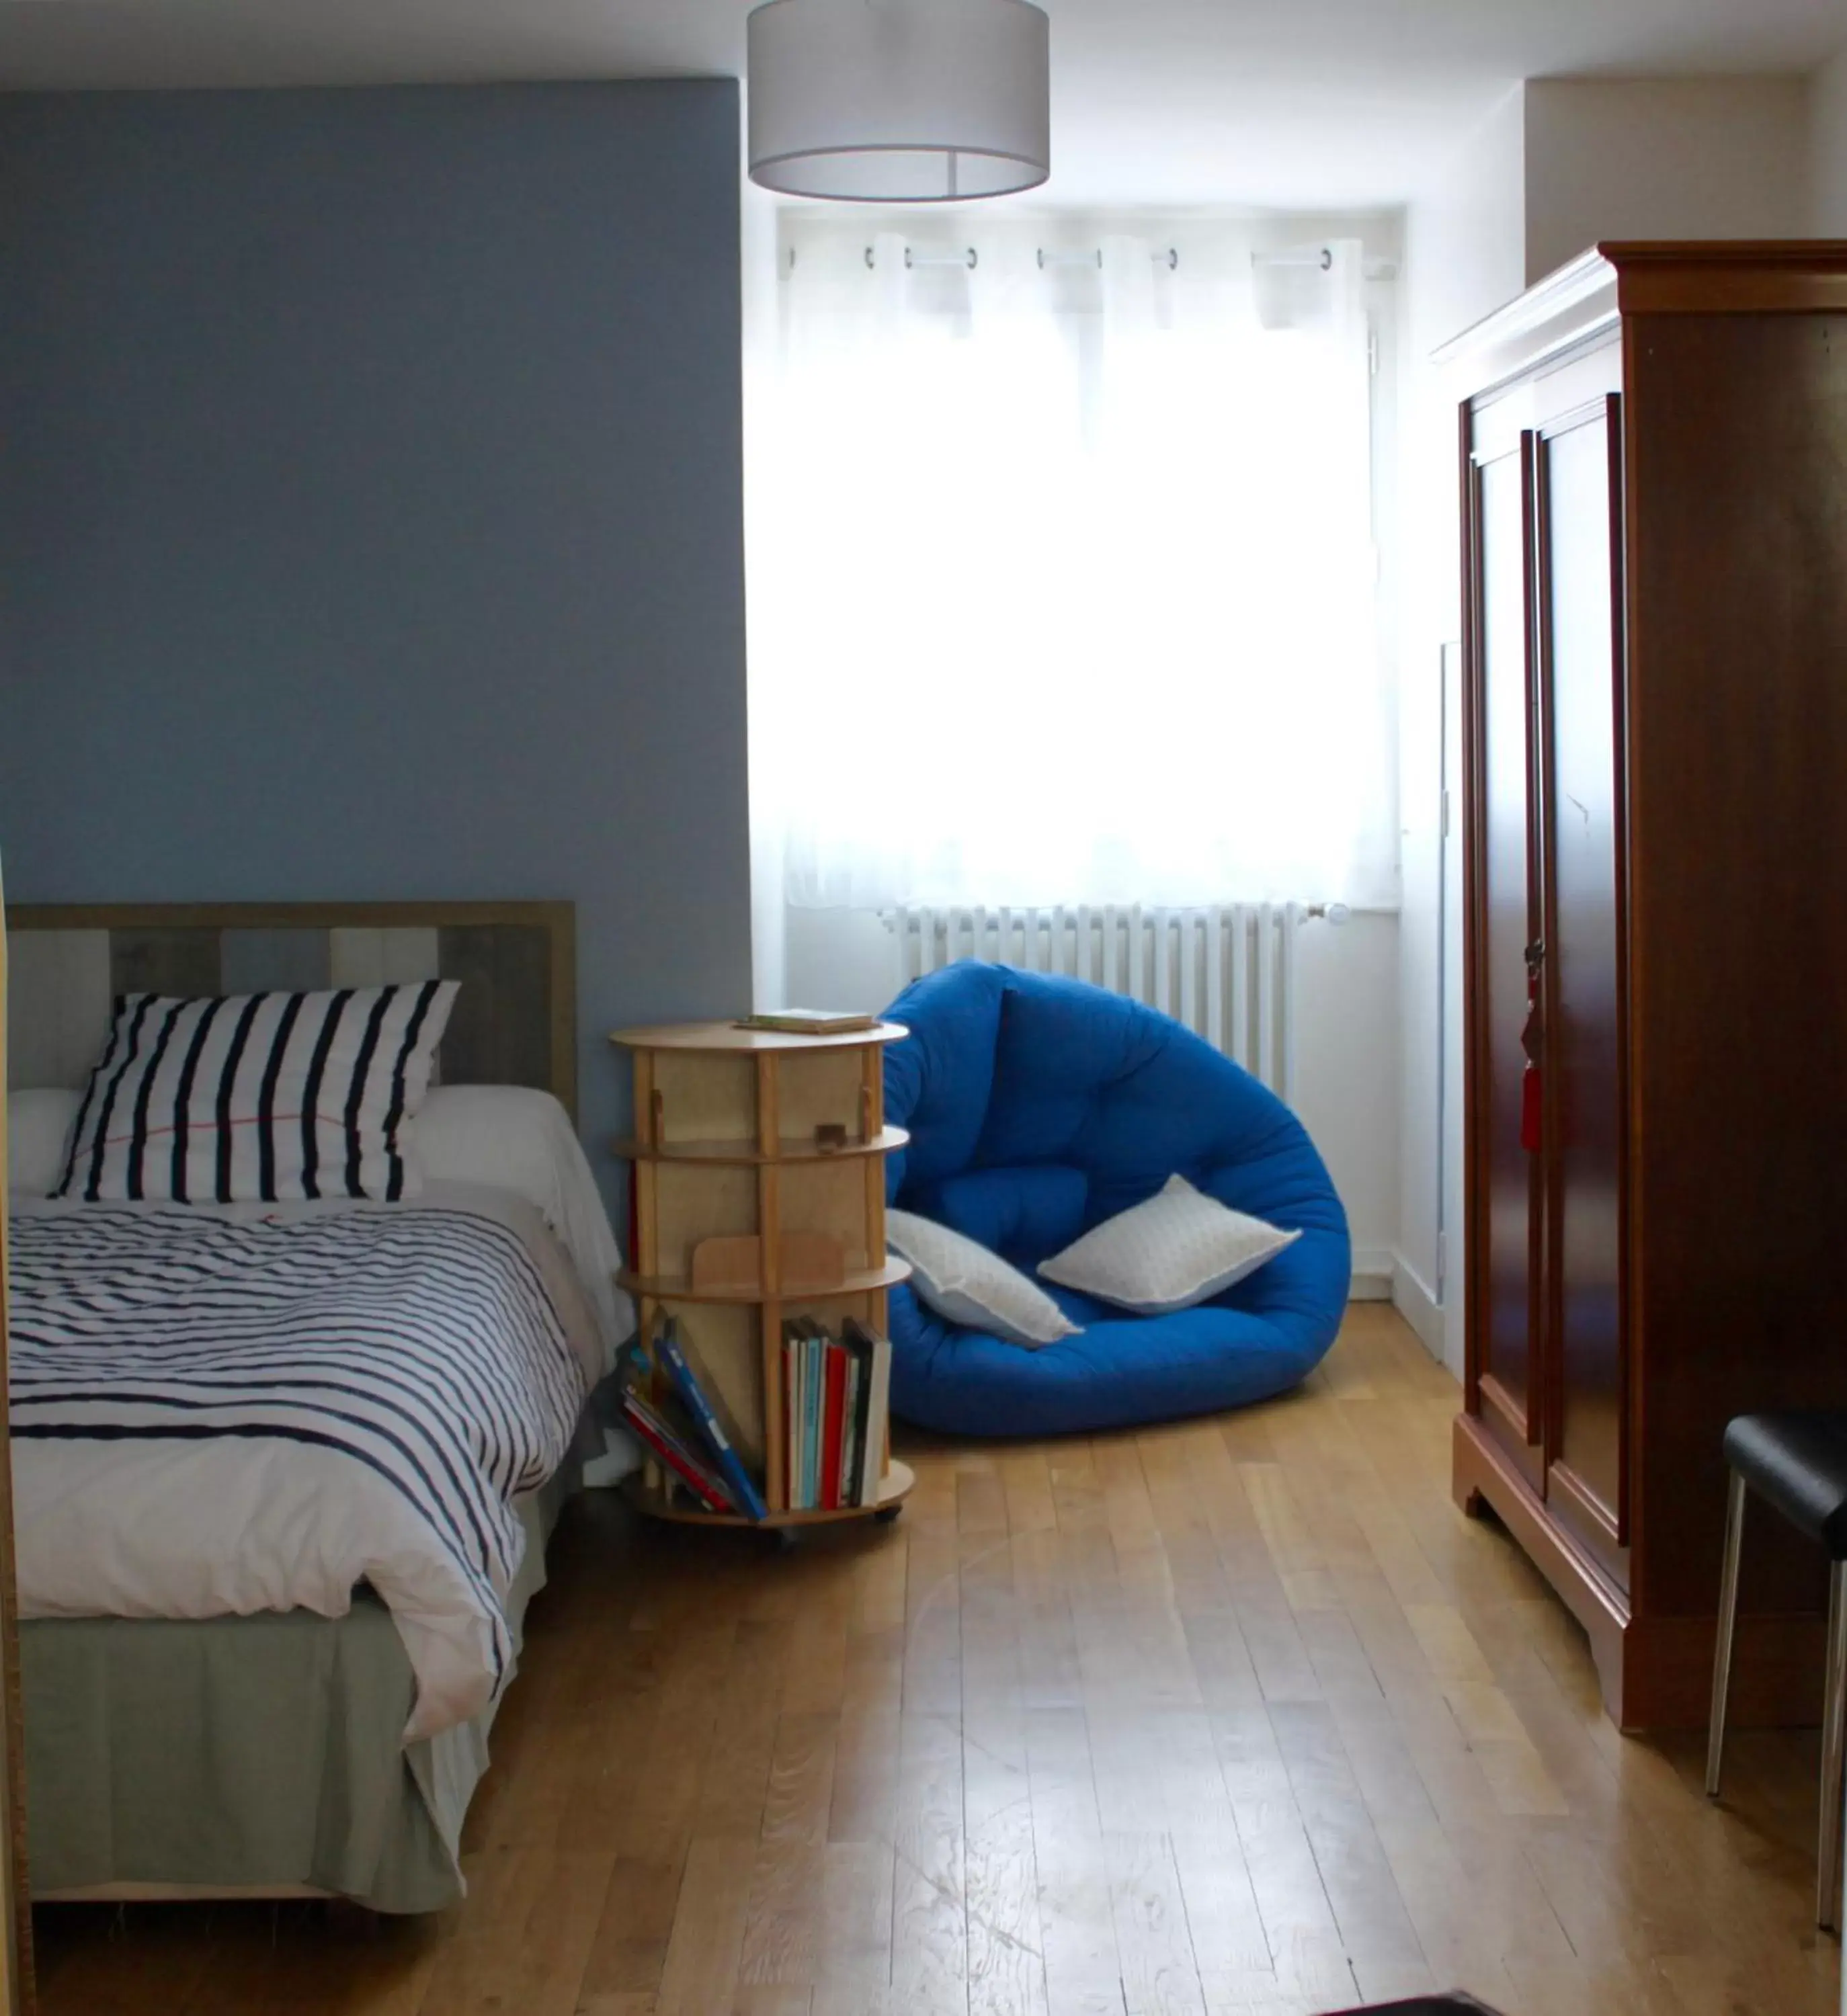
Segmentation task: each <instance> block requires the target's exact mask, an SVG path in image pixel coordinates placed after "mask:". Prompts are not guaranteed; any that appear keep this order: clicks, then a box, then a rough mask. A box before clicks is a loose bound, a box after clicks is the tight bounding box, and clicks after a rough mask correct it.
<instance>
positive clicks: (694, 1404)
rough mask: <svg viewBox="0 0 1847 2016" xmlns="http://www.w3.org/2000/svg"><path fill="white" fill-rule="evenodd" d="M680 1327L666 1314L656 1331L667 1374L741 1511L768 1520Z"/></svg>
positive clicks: (655, 1343)
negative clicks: (695, 1368)
mask: <svg viewBox="0 0 1847 2016" xmlns="http://www.w3.org/2000/svg"><path fill="white" fill-rule="evenodd" d="M679 1330H680V1327H679V1319H678V1318H677V1317H675V1316H668V1317H667V1318H666V1319H664V1321H663V1322H662V1323H661V1326H660V1327H659V1329H658V1330H657V1331H656V1332H655V1334H654V1349H655V1352H656V1353H657V1355H658V1357H659V1359H660V1362H661V1363H662V1364H663V1365H664V1366H666V1368H667V1376H668V1378H670V1379H671V1381H673V1384H674V1387H675V1390H676V1391H677V1392H678V1393H679V1396H680V1399H681V1400H682V1402H684V1403H685V1406H686V1412H687V1413H688V1414H689V1416H690V1417H692V1420H693V1424H694V1425H695V1427H697V1429H698V1431H699V1433H700V1436H701V1437H702V1438H704V1442H706V1444H707V1447H708V1448H709V1449H710V1450H711V1454H712V1456H714V1458H715V1460H716V1462H717V1465H718V1474H719V1475H720V1476H721V1477H722V1478H723V1479H724V1481H725V1485H726V1487H727V1489H729V1492H730V1495H731V1496H732V1498H733V1499H734V1500H735V1502H736V1506H737V1508H738V1510H740V1512H743V1513H745V1514H747V1515H748V1516H749V1517H751V1518H753V1519H766V1518H768V1517H769V1506H768V1505H766V1504H765V1503H764V1499H763V1493H762V1492H761V1491H760V1490H758V1488H757V1481H756V1479H755V1478H753V1477H752V1476H751V1473H750V1471H749V1470H748V1469H747V1467H745V1465H744V1462H743V1458H742V1457H741V1456H739V1454H738V1453H737V1451H736V1449H735V1448H733V1445H732V1442H731V1438H730V1437H729V1435H727V1434H726V1433H725V1426H724V1423H723V1421H722V1420H721V1419H720V1417H719V1415H718V1410H717V1409H716V1407H715V1406H714V1404H713V1402H712V1401H711V1398H710V1397H709V1396H708V1395H707V1392H706V1390H705V1388H704V1386H703V1385H702V1384H700V1380H699V1377H698V1375H697V1373H695V1372H694V1370H693V1366H692V1365H691V1363H690V1362H689V1359H688V1358H687V1355H686V1351H685V1349H684V1348H682V1344H681V1341H680V1334H679Z"/></svg>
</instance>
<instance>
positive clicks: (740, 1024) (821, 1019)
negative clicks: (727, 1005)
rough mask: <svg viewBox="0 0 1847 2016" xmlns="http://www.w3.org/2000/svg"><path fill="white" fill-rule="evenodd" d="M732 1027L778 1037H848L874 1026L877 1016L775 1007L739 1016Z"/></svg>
mask: <svg viewBox="0 0 1847 2016" xmlns="http://www.w3.org/2000/svg"><path fill="white" fill-rule="evenodd" d="M878 1026H879V1018H878V1017H877V1016H876V1015H860V1014H855V1013H852V1012H851V1011H850V1010H836V1009H831V1008H778V1009H776V1010H773V1011H772V1013H768V1014H764V1015H740V1016H739V1017H738V1018H737V1022H736V1027H737V1028H740V1029H762V1030H765V1031H768V1032H769V1033H770V1034H772V1035H779V1036H850V1035H855V1034H856V1033H857V1032H858V1031H860V1030H862V1029H876V1028H877V1027H878Z"/></svg>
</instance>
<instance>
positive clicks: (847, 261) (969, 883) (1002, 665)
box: [752, 219, 1395, 908]
mask: <svg viewBox="0 0 1847 2016" xmlns="http://www.w3.org/2000/svg"><path fill="white" fill-rule="evenodd" d="M950 229H951V230H952V231H953V230H954V229H955V227H954V226H951V227H950ZM961 232H962V234H963V235H956V236H945V235H942V231H941V228H940V227H939V229H938V231H936V232H933V234H932V236H931V238H930V239H927V240H926V239H923V238H920V237H917V236H913V237H911V238H909V239H907V238H906V237H905V236H903V235H902V234H900V233H898V232H890V231H882V232H878V233H877V234H874V233H873V232H870V231H869V230H868V229H867V227H866V225H865V223H864V222H863V221H859V220H854V221H851V222H848V223H845V224H840V223H836V222H834V221H832V220H826V221H814V220H812V219H805V220H803V228H801V229H800V230H799V231H797V232H796V233H795V234H794V236H793V237H792V239H791V241H790V243H789V244H787V245H786V246H785V248H784V251H783V273H784V279H783V291H782V311H783V312H782V344H781V369H780V372H779V376H778V379H777V382H776V390H775V392H774V394H773V398H772V405H773V412H772V415H771V428H772V432H771V436H770V444H769V455H770V458H771V459H770V466H769V472H768V484H769V489H770V491H771V493H772V494H771V496H770V498H769V499H768V500H767V501H769V503H770V505H771V509H769V511H768V512H767V513H765V517H764V519H763V520H761V523H762V524H763V525H764V526H765V531H763V532H762V533H761V534H760V535H759V537H760V539H761V542H762V544H763V545H764V548H765V549H764V550H760V551H759V553H758V554H757V555H756V556H754V559H753V564H752V592H753V593H754V594H756V595H760V596H767V597H768V598H769V602H768V606H767V607H765V608H763V609H762V610H761V612H760V613H761V617H762V619H763V620H762V621H761V626H760V627H759V628H758V629H757V631H756V634H757V635H758V636H759V637H760V638H761V639H763V640H764V648H763V650H762V652H761V653H760V659H761V660H765V661H767V662H760V663H759V664H758V667H757V668H756V673H755V675H757V676H762V677H765V678H767V679H769V681H770V682H771V688H770V693H771V705H770V706H769V708H767V709H765V711H764V712H765V714H766V715H768V716H769V718H771V719H772V721H773V722H774V723H775V724H776V726H775V729H774V733H775V734H776V738H777V740H778V742H779V748H778V751H777V754H776V761H775V763H774V764H773V765H771V766H769V769H770V770H771V772H772V774H773V775H774V776H776V777H777V778H778V779H779V780H780V787H779V788H780V793H781V796H782V799H783V802H782V804H781V805H780V807H779V814H780V823H781V825H782V828H783V833H784V835H785V844H786V865H787V882H788V889H789V894H790V900H791V901H793V902H797V903H799V904H812V905H851V906H854V907H861V908H873V907H878V906H880V905H888V904H894V903H901V902H928V903H939V904H991V905H992V904H1021V905H1026V904H1051V903H1060V902H1064V903H1078V902H1147V903H1169V904H1181V903H1194V902H1229V901H1241V900H1259V899H1266V898H1267V899H1323V898H1338V899H1341V900H1345V901H1348V902H1355V903H1369V904H1370V903H1375V902H1394V901H1395V836H1394V834H1393V833H1392V830H1391V819H1392V810H1391V806H1392V792H1391V784H1390V776H1391V772H1390V765H1389V762H1388V754H1387V748H1386V743H1385V740H1384V728H1383V724H1382V721H1381V703H1380V689H1379V654H1378V648H1377V635H1376V628H1375V611H1374V585H1373V584H1374V555H1373V546H1372V538H1371V486H1370V416H1369V386H1368V369H1367V362H1366V329H1365V321H1364V315H1363V310H1362V307H1361V302H1360V268H1359V247H1358V246H1357V245H1355V244H1338V245H1336V246H1334V247H1332V248H1331V255H1332V256H1331V263H1330V265H1329V266H1328V268H1327V270H1326V271H1325V272H1323V271H1321V270H1320V268H1319V267H1316V268H1312V270H1311V272H1310V273H1309V275H1308V276H1307V278H1306V279H1305V280H1303V281H1302V283H1301V284H1298V286H1295V287H1294V288H1293V289H1292V290H1291V293H1292V296H1293V297H1294V298H1293V300H1292V303H1291V307H1290V309H1289V311H1288V312H1287V314H1286V315H1283V316H1282V317H1280V319H1282V320H1283V321H1284V322H1287V324H1288V325H1289V326H1284V327H1275V326H1269V327H1266V326H1264V322H1265V320H1269V321H1272V322H1273V321H1275V320H1276V319H1279V318H1278V317H1277V316H1276V315H1275V314H1274V313H1272V314H1271V315H1269V316H1267V317H1266V318H1263V319H1260V317H1259V315H1258V309H1257V304H1256V302H1255V300H1254V298H1253V292H1252V286H1251V272H1252V268H1251V258H1250V255H1249V248H1248V243H1247V242H1245V241H1244V240H1242V239H1239V238H1238V237H1237V236H1235V235H1227V236H1222V237H1221V238H1220V239H1218V240H1215V241H1214V242H1212V243H1209V244H1208V243H1204V241H1203V240H1201V241H1197V242H1194V243H1186V244H1185V245H1184V246H1183V249H1182V250H1180V251H1179V255H1178V260H1177V263H1176V257H1175V255H1174V253H1173V252H1172V249H1171V244H1172V241H1171V240H1170V239H1168V238H1165V237H1163V238H1161V239H1158V240H1151V239H1147V238H1142V237H1136V236H1129V235H1127V234H1118V233H1109V234H1104V235H1099V234H1096V233H1094V232H1093V233H1089V234H1085V235H1083V236H1078V237H1072V236H1070V234H1068V233H1067V234H1066V235H1065V236H1064V239H1063V240H1062V242H1061V241H1060V239H1057V238H1054V237H1053V236H1051V235H1050V234H1049V232H1048V230H1047V229H1046V226H1045V225H1043V224H1040V225H1038V226H1037V227H1035V226H1034V225H1032V223H1031V222H1030V221H1026V222H1019V221H1015V222H1012V223H1010V224H1008V225H1004V226H1001V227H996V226H993V225H982V226H981V227H978V228H977V229H975V230H974V232H973V233H972V235H967V234H968V233H969V227H968V226H967V224H966V223H963V225H962V226H961ZM970 247H972V248H973V250H974V253H975V255H976V257H975V260H974V263H973V265H971V264H970V262H969V260H968V257H967V248H970ZM791 250H792V251H793V252H794V259H793V261H791V260H790V257H789V254H790V251H791ZM1290 277H1291V279H1292V280H1294V279H1298V275H1295V274H1294V273H1292V274H1291V275H1290ZM759 718H761V716H760V717H759Z"/></svg>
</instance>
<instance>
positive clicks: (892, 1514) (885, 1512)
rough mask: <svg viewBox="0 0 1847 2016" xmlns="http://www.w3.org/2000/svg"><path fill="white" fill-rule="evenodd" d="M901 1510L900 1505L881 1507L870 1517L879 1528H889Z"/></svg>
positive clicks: (902, 1508)
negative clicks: (877, 1523)
mask: <svg viewBox="0 0 1847 2016" xmlns="http://www.w3.org/2000/svg"><path fill="white" fill-rule="evenodd" d="M902 1510H904V1507H902V1505H881V1506H880V1507H879V1509H878V1510H877V1511H876V1512H875V1513H873V1515H872V1516H873V1517H874V1518H875V1519H876V1520H877V1521H878V1522H879V1524H880V1525H881V1526H889V1525H891V1523H892V1521H894V1520H895V1519H896V1517H898V1514H899V1513H901V1512H902Z"/></svg>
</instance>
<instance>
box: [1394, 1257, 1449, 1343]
mask: <svg viewBox="0 0 1847 2016" xmlns="http://www.w3.org/2000/svg"><path fill="white" fill-rule="evenodd" d="M1392 1307H1393V1308H1394V1309H1396V1310H1397V1311H1398V1312H1399V1315H1400V1316H1402V1317H1403V1318H1404V1319H1405V1321H1406V1323H1409V1324H1410V1326H1411V1327H1412V1329H1413V1330H1415V1331H1416V1332H1417V1334H1418V1336H1419V1337H1420V1338H1421V1339H1422V1340H1423V1344H1424V1349H1425V1350H1426V1351H1428V1352H1429V1353H1430V1355H1431V1357H1432V1358H1434V1359H1435V1360H1436V1361H1437V1363H1438V1364H1439V1365H1440V1364H1442V1363H1443V1343H1444V1334H1445V1324H1444V1321H1443V1308H1442V1304H1441V1303H1440V1302H1439V1301H1438V1300H1437V1298H1436V1292H1435V1290H1434V1289H1433V1288H1432V1287H1431V1285H1430V1283H1428V1281H1427V1280H1424V1276H1422V1275H1421V1274H1420V1273H1418V1271H1417V1269H1416V1268H1415V1267H1413V1265H1411V1263H1410V1261H1408V1260H1407V1259H1406V1258H1405V1256H1404V1255H1402V1253H1395V1254H1394V1255H1392Z"/></svg>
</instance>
